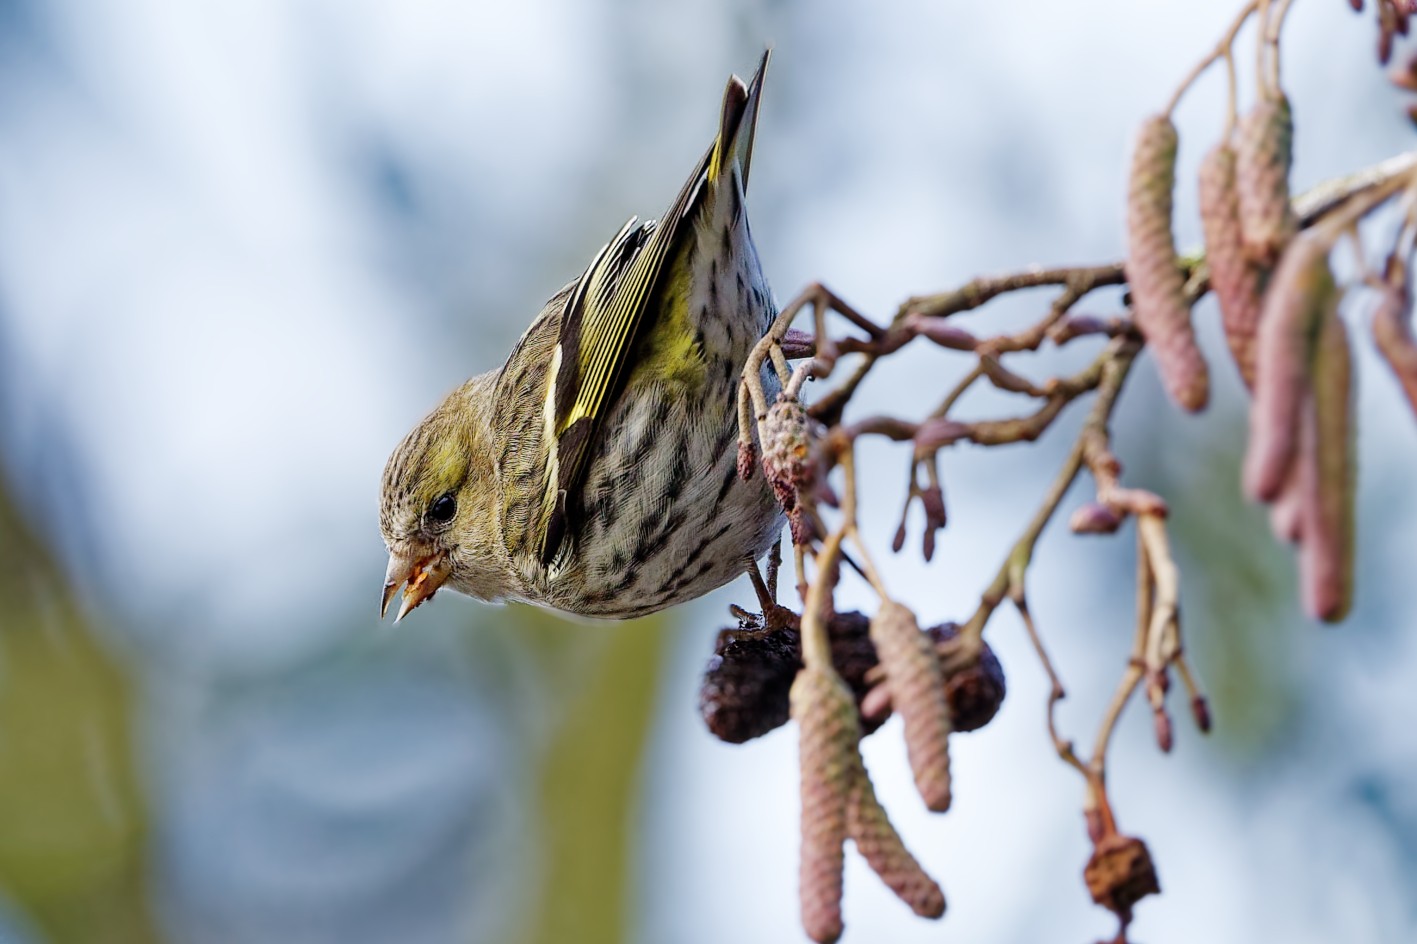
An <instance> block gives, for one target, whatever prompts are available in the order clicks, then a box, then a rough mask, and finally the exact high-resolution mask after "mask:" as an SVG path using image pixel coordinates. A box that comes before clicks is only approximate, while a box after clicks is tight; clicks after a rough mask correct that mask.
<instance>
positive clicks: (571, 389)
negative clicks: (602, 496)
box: [536, 53, 768, 564]
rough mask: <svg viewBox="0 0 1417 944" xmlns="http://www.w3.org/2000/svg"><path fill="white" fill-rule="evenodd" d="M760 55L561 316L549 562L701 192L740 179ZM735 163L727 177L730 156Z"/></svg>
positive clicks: (701, 201) (549, 477)
mask: <svg viewBox="0 0 1417 944" xmlns="http://www.w3.org/2000/svg"><path fill="white" fill-rule="evenodd" d="M767 61H768V54H767V53H764V54H763V59H762V62H761V64H760V65H759V66H758V71H757V72H756V73H755V74H754V76H753V78H752V81H751V82H749V83H748V84H747V85H746V86H745V85H744V84H743V81H742V80H741V79H739V78H738V77H737V76H733V77H732V78H730V79H729V80H728V86H727V88H726V89H725V91H724V97H723V106H722V109H721V112H720V116H719V132H718V136H717V137H716V138H715V140H714V143H713V146H712V147H710V148H709V150H708V152H707V153H705V154H704V156H703V158H702V159H701V160H700V161H699V164H698V167H697V168H695V170H694V173H693V174H691V175H690V177H689V179H688V180H687V181H686V182H685V184H684V186H683V188H682V189H681V190H680V191H679V195H678V196H677V197H676V198H675V200H674V203H673V204H672V205H671V206H670V208H669V211H668V212H667V213H665V214H664V217H663V218H662V219H661V220H660V221H659V223H658V224H655V223H653V222H649V223H645V224H643V225H638V226H637V225H636V221H635V220H634V219H631V220H630V221H629V222H628V223H626V224H625V225H624V226H623V227H622V228H621V229H620V231H619V233H617V234H616V235H615V237H614V238H613V239H612V240H611V241H610V242H608V243H606V244H605V246H604V247H603V248H602V249H601V250H600V252H599V254H597V255H596V257H595V259H594V261H593V262H592V263H591V265H590V267H589V268H588V269H586V271H585V273H584V274H583V275H582V276H581V278H580V280H579V281H578V282H577V283H576V286H575V288H574V290H573V291H572V294H571V296H570V298H569V299H568V301H567V304H566V308H565V311H564V313H563V316H562V318H561V323H560V334H559V337H558V341H557V344H556V348H555V350H554V352H553V354H552V361H551V365H550V370H549V371H548V374H549V378H550V379H549V382H548V387H547V392H546V396H547V406H548V409H547V410H546V413H545V416H546V429H545V430H544V435H545V436H546V437H547V439H548V440H549V441H550V444H551V445H550V449H549V455H548V463H547V474H546V481H545V488H544V491H543V494H542V496H541V510H540V514H539V515H538V516H537V518H536V520H537V522H538V525H539V527H540V529H541V545H540V554H539V557H540V559H541V561H542V563H543V564H550V563H551V562H552V561H553V560H554V559H555V557H556V555H557V553H558V552H559V551H560V549H561V548H562V546H563V543H564V539H565V537H566V535H567V533H569V532H571V531H572V530H573V529H572V527H571V525H572V522H571V521H570V518H571V516H572V515H574V514H575V511H576V507H575V505H576V502H575V501H574V500H573V498H574V497H576V496H579V492H580V487H581V484H582V482H583V481H584V478H585V473H586V466H587V463H588V462H589V460H590V456H591V455H592V453H593V452H594V449H595V446H596V443H597V441H598V436H599V434H600V431H601V424H602V423H603V421H604V419H605V417H606V416H607V415H608V414H609V412H610V410H611V409H612V408H613V406H614V404H615V401H616V398H617V397H618V395H619V393H620V390H621V388H622V387H623V385H624V381H625V379H626V376H627V375H628V373H629V368H630V361H631V359H632V357H633V355H634V352H635V349H636V344H637V342H638V341H639V340H640V339H641V338H643V336H644V333H645V331H646V326H647V325H648V324H649V323H651V322H653V321H656V320H658V319H660V318H662V317H663V316H664V315H665V312H664V311H663V308H664V307H665V305H666V299H670V298H682V297H683V296H682V293H675V292H668V291H665V282H666V280H667V279H668V278H669V277H670V276H671V274H672V272H673V270H674V269H675V266H674V260H675V259H677V258H679V257H680V256H681V254H682V252H683V250H684V248H685V247H686V245H687V242H688V241H689V240H692V239H695V238H696V236H695V226H694V221H695V219H696V218H697V215H698V214H699V212H700V211H701V210H702V208H703V206H704V205H705V196H706V193H708V192H709V191H710V190H712V189H713V188H715V187H716V186H717V185H718V183H719V182H720V180H722V179H723V178H724V175H725V172H727V178H728V181H729V185H731V186H735V187H738V186H742V187H746V185H747V179H748V166H749V163H750V161H751V159H752V147H753V135H754V129H755V126H756V123H757V115H758V99H759V95H760V93H761V90H762V82H763V75H764V72H765V69H766V67H767ZM735 162H736V163H737V164H738V165H739V169H738V174H737V177H738V180H737V182H734V181H733V174H732V172H731V170H732V166H733V164H734V163H735Z"/></svg>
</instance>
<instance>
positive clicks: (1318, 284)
mask: <svg viewBox="0 0 1417 944" xmlns="http://www.w3.org/2000/svg"><path fill="white" fill-rule="evenodd" d="M1328 250H1329V247H1328V244H1327V243H1326V242H1324V241H1323V239H1322V238H1321V237H1320V236H1319V235H1317V234H1316V233H1315V232H1314V231H1313V230H1308V231H1306V232H1304V233H1302V234H1300V235H1299V236H1298V237H1296V238H1295V239H1294V241H1293V242H1292V243H1291V244H1290V246H1289V248H1288V249H1287V250H1285V253H1284V256H1283V257H1282V258H1281V259H1280V260H1279V265H1278V267H1276V268H1275V270H1274V276H1273V278H1272V279H1271V280H1270V285H1269V290H1268V291H1267V292H1265V297H1264V304H1263V307H1262V309H1261V313H1260V330H1259V335H1258V344H1257V347H1256V352H1255V355H1256V356H1255V397H1254V400H1253V402H1252V403H1251V404H1250V439H1249V442H1248V443H1247V445H1246V448H1245V464H1244V485H1245V491H1246V493H1247V494H1248V495H1249V496H1250V497H1251V498H1253V499H1255V500H1256V501H1263V502H1271V501H1274V500H1275V498H1277V497H1278V496H1279V493H1280V491H1281V490H1282V489H1283V487H1284V482H1285V480H1286V478H1287V477H1288V476H1289V469H1290V466H1291V465H1292V464H1293V462H1294V456H1295V453H1296V451H1297V448H1298V441H1299V416H1300V412H1301V408H1302V406H1303V401H1304V395H1305V393H1306V392H1307V390H1308V389H1309V383H1310V377H1311V372H1312V369H1313V357H1314V345H1315V342H1316V341H1317V338H1318V332H1319V328H1320V327H1321V326H1322V325H1323V323H1324V318H1325V317H1327V316H1328V315H1329V314H1330V313H1332V312H1334V311H1336V310H1337V307H1338V300H1339V293H1338V287H1337V285H1336V284H1335V283H1334V281H1333V270H1332V269H1330V268H1329V262H1328Z"/></svg>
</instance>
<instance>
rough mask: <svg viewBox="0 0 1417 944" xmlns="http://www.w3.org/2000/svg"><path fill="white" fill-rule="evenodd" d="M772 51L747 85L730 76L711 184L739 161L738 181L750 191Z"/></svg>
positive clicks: (711, 161) (711, 165)
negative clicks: (760, 103) (760, 104)
mask: <svg viewBox="0 0 1417 944" xmlns="http://www.w3.org/2000/svg"><path fill="white" fill-rule="evenodd" d="M771 55H772V50H771V49H765V50H763V58H762V61H761V62H759V63H758V71H756V72H754V73H753V77H752V78H751V79H750V80H748V84H747V85H744V84H743V80H742V79H740V78H738V76H736V75H735V76H730V77H729V79H728V87H727V88H726V89H724V90H723V111H722V112H721V113H720V115H719V119H718V139H717V140H715V141H714V143H713V155H712V156H711V157H710V158H709V167H708V179H709V183H714V182H715V181H717V180H718V178H719V175H720V174H723V173H725V172H727V171H728V170H730V169H731V167H732V166H733V162H734V161H737V162H738V167H739V178H740V179H741V180H742V182H743V191H744V192H745V193H746V192H747V190H748V168H749V166H750V165H751V164H752V161H753V134H754V133H755V132H756V131H757V127H758V101H759V99H760V98H761V97H762V92H763V76H764V75H766V73H767V70H768V57H770V56H771Z"/></svg>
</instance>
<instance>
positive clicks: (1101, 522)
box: [1068, 502, 1122, 534]
mask: <svg viewBox="0 0 1417 944" xmlns="http://www.w3.org/2000/svg"><path fill="white" fill-rule="evenodd" d="M1121 526H1122V517H1121V515H1119V514H1117V513H1116V512H1115V511H1113V510H1112V509H1111V508H1108V507H1107V506H1106V505H1104V504H1102V503H1101V502H1087V503H1086V504H1084V505H1079V506H1078V509H1077V511H1074V512H1073V515H1072V517H1071V518H1069V519H1068V527H1069V528H1070V529H1071V530H1072V532H1073V533H1074V534H1115V533H1116V531H1117V529H1118V528H1120V527H1121Z"/></svg>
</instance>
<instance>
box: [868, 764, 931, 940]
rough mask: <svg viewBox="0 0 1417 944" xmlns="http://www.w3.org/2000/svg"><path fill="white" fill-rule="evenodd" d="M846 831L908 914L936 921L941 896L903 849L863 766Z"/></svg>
mask: <svg viewBox="0 0 1417 944" xmlns="http://www.w3.org/2000/svg"><path fill="white" fill-rule="evenodd" d="M846 828H847V833H848V835H850V836H851V840H852V842H854V843H856V851H857V852H859V853H861V856H862V858H864V859H865V860H866V863H867V864H868V865H870V866H871V868H872V869H873V870H874V871H875V873H876V874H877V875H879V876H880V877H881V881H882V882H884V883H885V884H886V887H887V888H889V889H890V890H891V891H893V892H895V893H896V896H897V897H898V898H900V900H901V901H903V902H905V903H906V904H907V905H909V906H910V910H911V911H913V912H915V913H916V914H918V915H920V916H921V917H922V918H938V917H940V916H941V915H943V914H944V913H945V893H944V892H942V891H941V890H940V886H939V884H937V883H936V882H935V880H934V879H932V878H931V877H930V876H929V875H928V874H927V873H926V872H925V870H924V868H922V867H921V865H920V863H919V862H918V861H916V858H915V856H913V855H911V854H910V850H909V849H907V848H905V843H904V842H903V841H902V840H901V838H900V833H898V832H896V829H895V827H894V826H892V825H891V821H890V817H889V816H887V815H886V811H885V808H884V807H882V806H881V803H880V801H879V800H877V799H876V791H875V789H874V788H873V787H872V786H871V777H870V775H869V774H867V772H866V768H865V767H864V766H861V767H858V769H857V771H856V776H855V782H854V783H853V785H852V790H851V798H850V800H849V801H848V802H847V806H846Z"/></svg>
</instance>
